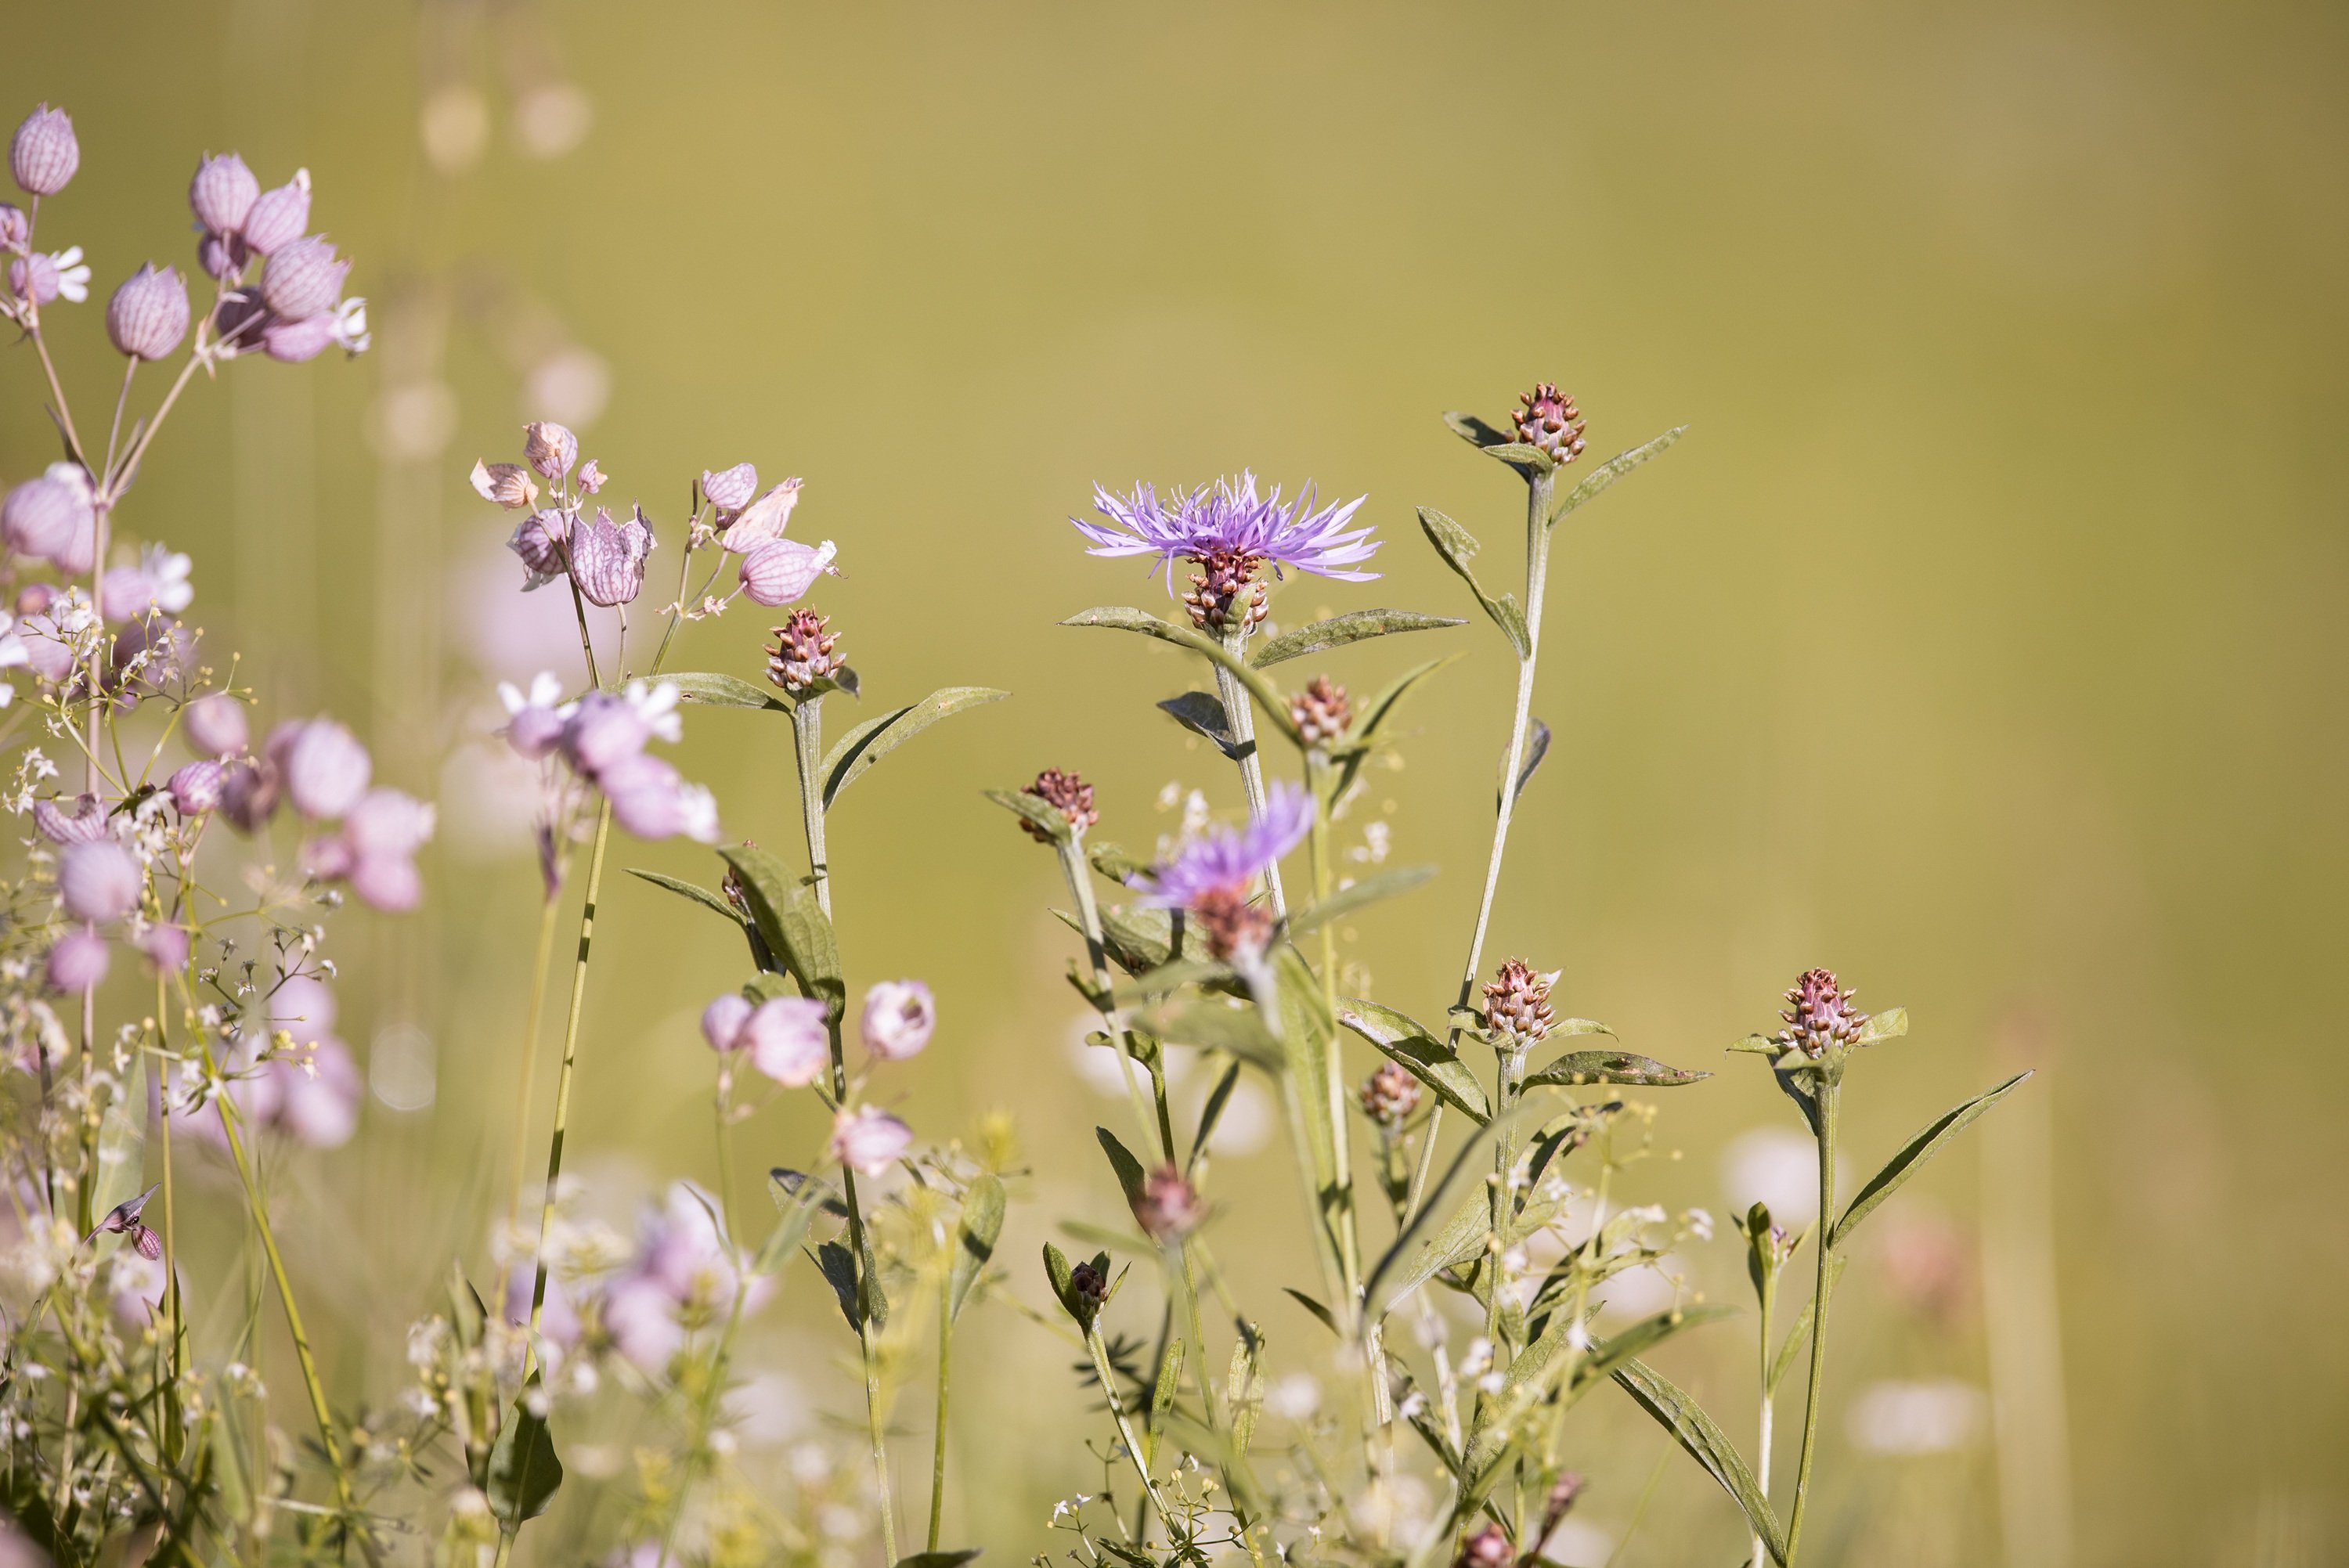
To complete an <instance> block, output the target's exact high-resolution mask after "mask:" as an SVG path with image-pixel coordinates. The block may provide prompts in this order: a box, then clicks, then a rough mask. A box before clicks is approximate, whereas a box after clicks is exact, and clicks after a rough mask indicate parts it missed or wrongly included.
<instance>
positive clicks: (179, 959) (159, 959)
mask: <svg viewBox="0 0 2349 1568" xmlns="http://www.w3.org/2000/svg"><path fill="white" fill-rule="evenodd" d="M138 941H139V951H140V953H142V954H146V956H147V962H148V964H149V965H150V966H151V967H152V968H153V969H154V971H155V972H156V973H157V974H159V975H169V974H171V973H173V972H174V971H176V970H180V969H184V968H186V967H187V965H188V928H187V927H186V926H184V925H150V926H149V927H148V928H147V929H146V930H145V931H143V932H141V933H140V934H139V938H138Z"/></svg>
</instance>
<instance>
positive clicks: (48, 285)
mask: <svg viewBox="0 0 2349 1568" xmlns="http://www.w3.org/2000/svg"><path fill="white" fill-rule="evenodd" d="M8 287H9V288H10V289H11V290H12V291H13V292H14V293H15V294H16V297H17V298H18V299H24V300H30V301H31V302H32V303H33V304H36V305H42V304H48V303H50V302H51V301H52V300H56V299H60V298H62V299H64V300H65V301H66V302H67V303H68V304H81V303H82V301H84V300H86V299H88V297H89V264H88V263H86V262H84V261H83V260H82V259H81V247H80V246H79V245H68V246H67V247H66V248H65V249H64V250H62V251H59V252H57V253H55V254H53V255H52V254H45V253H42V252H39V251H33V252H30V253H26V254H25V255H22V256H19V257H18V258H17V259H16V260H15V261H13V262H11V263H8Z"/></svg>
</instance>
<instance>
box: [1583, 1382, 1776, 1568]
mask: <svg viewBox="0 0 2349 1568" xmlns="http://www.w3.org/2000/svg"><path fill="white" fill-rule="evenodd" d="M1614 1376H1615V1381H1616V1382H1618V1383H1619V1384H1621V1385H1622V1387H1623V1391H1624V1392H1625V1393H1627V1394H1629V1395H1630V1396H1631V1398H1632V1400H1633V1401H1634V1402H1635V1403H1636V1404H1638V1405H1639V1407H1640V1408H1641V1409H1643V1410H1645V1411H1647V1412H1648V1414H1649V1415H1651V1416H1653V1417H1654V1418H1656V1422H1657V1424H1658V1425H1659V1426H1661V1427H1662V1428H1663V1429H1664V1430H1666V1431H1668V1432H1670V1433H1671V1435H1672V1439H1673V1440H1674V1441H1676V1442H1678V1443H1679V1444H1680V1446H1681V1447H1682V1449H1684V1450H1686V1452H1687V1454H1688V1456H1689V1458H1691V1459H1692V1460H1696V1462H1697V1463H1698V1464H1699V1465H1702V1467H1703V1468H1704V1472H1705V1474H1707V1475H1709V1476H1711V1477H1713V1480H1716V1481H1719V1482H1720V1483H1721V1490H1722V1491H1725V1492H1727V1493H1728V1494H1729V1495H1730V1497H1731V1499H1732V1500H1733V1501H1735V1502H1736V1504H1737V1506H1738V1507H1739V1508H1740V1509H1742V1510H1743V1511H1744V1514H1745V1519H1746V1522H1747V1523H1749V1524H1751V1525H1752V1526H1753V1527H1754V1533H1755V1534H1756V1535H1759V1536H1760V1537H1761V1538H1762V1543H1763V1545H1764V1546H1766V1547H1767V1548H1769V1551H1770V1555H1771V1557H1772V1559H1773V1560H1775V1561H1776V1562H1778V1563H1785V1561H1786V1532H1785V1529H1784V1528H1783V1527H1782V1526H1781V1525H1780V1524H1779V1523H1778V1516H1777V1515H1776V1514H1775V1513H1773V1512H1771V1511H1770V1500H1769V1499H1768V1498H1766V1497H1764V1496H1763V1495H1762V1489H1761V1487H1760V1486H1758V1485H1756V1484H1755V1482H1754V1472H1753V1471H1752V1470H1748V1469H1747V1468H1746V1466H1745V1461H1744V1460H1743V1459H1740V1458H1739V1457H1738V1454H1737V1445H1736V1444H1734V1443H1733V1442H1731V1441H1730V1440H1729V1437H1728V1434H1727V1433H1725V1432H1723V1430H1722V1429H1721V1428H1720V1427H1719V1426H1718V1425H1716V1424H1715V1423H1714V1421H1713V1418H1712V1417H1711V1416H1708V1415H1706V1414H1705V1413H1704V1407H1702V1405H1699V1404H1698V1403H1697V1402H1696V1401H1695V1400H1694V1399H1692V1398H1689V1397H1688V1396H1687V1395H1686V1394H1684V1393H1682V1391H1681V1390H1680V1389H1679V1388H1678V1387H1674V1386H1673V1384H1672V1383H1671V1379H1669V1378H1667V1377H1663V1376H1662V1375H1661V1374H1660V1373H1658V1372H1657V1371H1656V1370H1655V1369H1654V1368H1652V1367H1649V1366H1648V1365H1647V1364H1646V1363H1645V1362H1642V1361H1639V1360H1632V1361H1629V1362H1626V1363H1625V1364H1624V1365H1622V1366H1620V1367H1617V1368H1615V1374H1614Z"/></svg>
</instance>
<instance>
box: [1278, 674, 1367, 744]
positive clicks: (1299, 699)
mask: <svg viewBox="0 0 2349 1568" xmlns="http://www.w3.org/2000/svg"><path fill="white" fill-rule="evenodd" d="M1288 717H1290V718H1292V719H1294V720H1296V722H1297V727H1298V729H1299V732H1300V733H1302V734H1303V736H1304V737H1305V744H1306V745H1308V746H1327V745H1329V744H1330V742H1331V741H1333V740H1335V739H1337V738H1339V737H1340V736H1342V735H1344V734H1345V733H1346V728H1347V727H1348V726H1349V725H1350V724H1352V723H1353V722H1354V707H1353V705H1352V704H1351V703H1350V702H1348V701H1347V700H1346V688H1345V687H1344V686H1340V685H1338V684H1337V683H1336V682H1334V681H1332V680H1331V679H1330V677H1329V676H1314V677H1313V682H1312V684H1311V685H1309V686H1307V687H1306V688H1305V689H1304V690H1303V691H1301V692H1299V693H1298V694H1297V695H1296V696H1293V697H1290V698H1289V699H1288Z"/></svg>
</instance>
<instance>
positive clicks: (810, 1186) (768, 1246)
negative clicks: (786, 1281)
mask: <svg viewBox="0 0 2349 1568" xmlns="http://www.w3.org/2000/svg"><path fill="white" fill-rule="evenodd" d="M792 1174H794V1175H798V1174H799V1173H798V1172H796V1171H794V1172H792ZM831 1191H832V1189H831V1187H830V1186H829V1185H827V1184H826V1183H824V1182H823V1181H810V1180H809V1179H807V1178H806V1177H804V1176H801V1177H800V1180H799V1182H798V1184H797V1186H796V1188H795V1189H793V1190H791V1191H787V1192H785V1193H784V1194H783V1195H782V1197H781V1203H782V1213H781V1216H780V1217H778V1218H777V1220H776V1221H775V1228H774V1229H773V1230H772V1231H770V1232H769V1233H767V1240H766V1242H765V1243H764V1244H763V1245H761V1247H760V1248H759V1255H758V1257H757V1258H756V1259H755V1260H753V1261H752V1263H751V1264H750V1272H751V1273H752V1274H756V1275H757V1276H759V1277H760V1278H761V1279H770V1278H772V1277H773V1276H774V1275H775V1274H780V1273H781V1271H782V1267H783V1264H784V1262H785V1261H786V1260H788V1259H789V1258H790V1257H791V1255H792V1253H795V1252H797V1251H799V1247H800V1243H801V1242H802V1241H804V1240H805V1239H806V1237H807V1233H808V1224H809V1222H811V1221H812V1220H813V1219H814V1218H815V1216H816V1212H817V1211H819V1210H830V1209H833V1208H837V1207H839V1206H840V1205H839V1204H838V1203H837V1202H829V1201H827V1200H828V1199H829V1195H830V1193H831Z"/></svg>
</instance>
